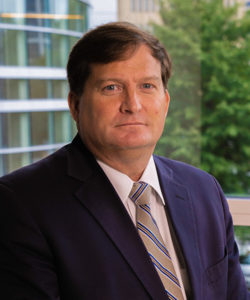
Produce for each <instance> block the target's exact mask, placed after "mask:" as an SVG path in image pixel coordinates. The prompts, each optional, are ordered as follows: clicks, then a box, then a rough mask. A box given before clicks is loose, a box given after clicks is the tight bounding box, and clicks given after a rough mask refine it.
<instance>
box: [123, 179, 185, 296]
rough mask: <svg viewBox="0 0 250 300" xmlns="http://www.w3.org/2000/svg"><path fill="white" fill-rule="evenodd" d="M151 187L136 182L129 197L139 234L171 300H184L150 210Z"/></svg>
mask: <svg viewBox="0 0 250 300" xmlns="http://www.w3.org/2000/svg"><path fill="white" fill-rule="evenodd" d="M150 190H151V187H150V186H149V185H148V184H147V183H145V182H142V181H140V182H135V183H134V185H133V187H132V190H131V192H130V194H129V198H130V199H131V200H132V201H134V203H135V204H136V224H137V229H138V232H139V235H140V237H141V239H142V241H143V243H144V245H145V247H146V249H147V251H148V254H149V256H150V257H151V260H152V262H153V264H154V266H155V268H156V270H157V272H158V275H159V276H160V278H161V281H162V283H163V285H164V287H165V290H166V292H167V295H168V298H169V299H170V300H183V295H182V292H181V288H180V284H179V281H178V279H177V276H176V273H175V270H174V266H173V263H172V260H171V258H170V255H169V253H168V250H167V248H166V247H165V245H164V242H163V239H162V237H161V235H160V232H159V229H158V227H157V225H156V222H155V220H154V219H153V217H152V215H151V211H150Z"/></svg>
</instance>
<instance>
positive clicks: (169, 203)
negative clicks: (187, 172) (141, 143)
mask: <svg viewBox="0 0 250 300" xmlns="http://www.w3.org/2000/svg"><path fill="white" fill-rule="evenodd" d="M155 163H156V166H157V171H158V176H159V180H160V185H161V189H162V193H163V196H164V199H165V202H166V209H167V215H169V217H170V220H171V222H172V225H173V229H174V231H175V235H176V237H177V240H178V242H179V245H180V249H181V250H182V253H183V256H184V259H185V262H186V265H187V268H188V276H189V281H190V284H191V289H192V293H193V297H192V299H201V289H200V288H201V284H200V282H201V267H200V266H201V260H200V254H199V248H198V238H197V232H196V230H197V229H196V228H197V226H196V222H195V216H194V211H193V205H192V201H191V199H190V197H189V192H188V187H185V186H184V185H182V184H179V183H177V182H175V180H174V179H173V175H172V170H170V169H169V167H168V166H167V165H166V166H163V165H162V162H161V161H160V160H158V158H157V157H155Z"/></svg>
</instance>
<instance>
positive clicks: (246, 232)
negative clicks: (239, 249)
mask: <svg viewBox="0 0 250 300" xmlns="http://www.w3.org/2000/svg"><path fill="white" fill-rule="evenodd" d="M234 233H235V236H236V237H237V238H238V240H239V241H240V244H242V245H244V244H249V241H250V226H234Z"/></svg>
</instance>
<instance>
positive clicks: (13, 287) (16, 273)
mask: <svg viewBox="0 0 250 300" xmlns="http://www.w3.org/2000/svg"><path fill="white" fill-rule="evenodd" d="M0 298H1V299H6V300H7V299H8V300H21V299H25V300H60V296H59V288H58V283H57V276H56V272H55V268H54V263H53V257H52V254H51V251H50V249H49V245H48V244H47V242H46V239H45V237H44V236H43V235H42V233H41V231H40V229H39V228H38V225H37V223H36V222H35V220H33V218H32V216H31V214H30V213H29V211H28V210H27V209H26V208H25V207H24V206H23V205H22V201H21V199H19V198H18V195H17V194H15V192H13V190H11V189H10V188H9V187H7V186H6V185H5V184H1V183H0Z"/></svg>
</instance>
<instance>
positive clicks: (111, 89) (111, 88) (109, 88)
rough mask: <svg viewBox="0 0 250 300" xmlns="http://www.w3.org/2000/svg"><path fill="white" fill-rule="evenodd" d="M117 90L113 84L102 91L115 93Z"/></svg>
mask: <svg viewBox="0 0 250 300" xmlns="http://www.w3.org/2000/svg"><path fill="white" fill-rule="evenodd" d="M116 89H117V86H116V85H115V84H110V85H107V86H105V88H104V90H106V91H115V90H116Z"/></svg>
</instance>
